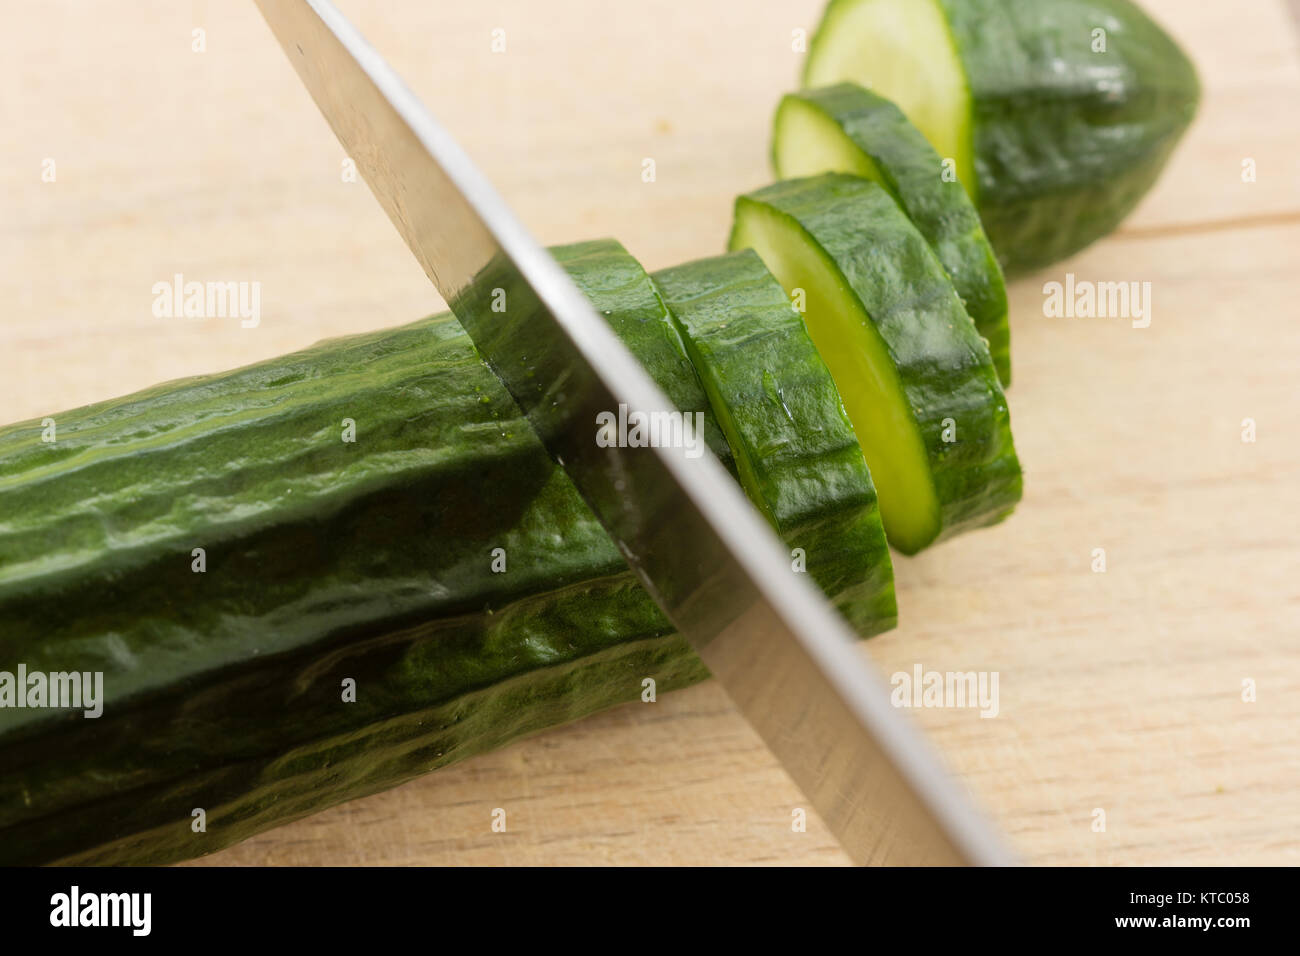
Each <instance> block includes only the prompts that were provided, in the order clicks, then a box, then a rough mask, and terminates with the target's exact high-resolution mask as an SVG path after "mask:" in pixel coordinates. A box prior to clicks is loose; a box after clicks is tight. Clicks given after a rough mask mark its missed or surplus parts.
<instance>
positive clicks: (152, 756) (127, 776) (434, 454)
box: [0, 246, 859, 864]
mask: <svg viewBox="0 0 1300 956" xmlns="http://www.w3.org/2000/svg"><path fill="white" fill-rule="evenodd" d="M598 251H599V250H592V249H588V250H586V251H585V254H586V255H592V256H595V254H596V252H598ZM615 253H616V250H614V249H612V248H610V247H608V246H607V247H605V254H604V255H602V256H595V257H596V258H603V259H604V260H605V265H606V266H607V267H608V268H609V272H608V273H607V274H605V280H604V281H607V282H609V283H611V284H610V285H609V286H607V287H606V288H605V289H604V290H603V291H601V290H599V289H596V288H594V287H592V286H588V290H587V291H588V294H589V295H591V296H592V298H593V301H594V304H595V305H596V307H597V308H598V309H599V310H600V311H602V312H603V313H605V314H606V315H607V318H609V319H610V320H611V324H612V325H613V326H614V327H615V328H619V329H622V330H623V332H624V333H625V334H626V335H627V338H631V339H633V340H634V341H639V342H640V343H641V344H642V345H645V343H647V342H654V341H656V339H655V336H653V335H650V336H648V337H647V338H644V339H637V337H635V336H631V331H632V330H635V329H637V328H638V325H637V324H636V322H634V321H632V320H629V319H628V315H641V316H644V317H646V321H647V322H649V321H650V317H653V316H654V315H655V314H656V313H657V314H658V315H659V316H660V318H661V319H663V318H664V317H666V315H667V313H666V311H665V310H663V307H662V302H661V301H660V300H659V299H658V296H657V293H656V292H655V290H654V288H653V286H652V285H650V283H649V282H648V280H647V279H645V276H644V273H643V272H642V273H641V278H640V279H638V278H637V275H636V272H637V271H639V267H636V269H635V270H634V269H632V268H631V267H629V266H628V265H627V263H626V262H624V261H616V260H619V256H618V255H616V254H615ZM561 254H562V256H566V257H567V258H568V259H569V263H570V265H571V266H574V265H575V263H580V261H581V260H582V258H583V254H580V253H578V252H576V251H574V250H570V251H569V252H568V253H565V252H564V251H562V253H561ZM623 255H625V254H623ZM628 258H630V257H628ZM575 271H576V272H577V273H578V276H577V278H579V279H580V280H581V278H582V274H583V272H584V270H583V268H581V267H580V265H579V266H578V267H576V270H575ZM598 272H599V270H593V272H591V273H590V274H589V275H588V277H590V276H593V275H596V274H597V273H598ZM616 272H618V273H621V274H622V275H623V277H624V279H626V280H627V281H625V282H622V283H621V284H619V283H616V282H615V279H614V276H615V274H616ZM624 310H626V311H627V313H628V315H624V314H623V313H624ZM642 328H643V331H644V330H645V329H646V328H648V326H645V327H642ZM669 329H670V331H673V328H672V327H671V326H669ZM674 334H675V332H674ZM627 338H625V340H627ZM659 341H667V342H668V345H669V347H668V348H667V349H656V350H654V351H655V352H656V355H651V356H649V357H647V356H645V355H643V356H641V357H642V360H643V362H644V363H645V364H646V365H647V368H648V370H649V371H650V373H651V375H652V376H653V377H654V378H656V380H658V381H659V382H660V383H661V385H662V384H665V383H667V385H666V387H668V388H670V390H671V389H674V388H684V389H689V388H690V387H691V380H690V378H689V377H683V376H682V372H683V371H684V369H683V368H682V367H681V366H679V365H677V364H676V359H675V357H674V348H673V347H672V343H673V342H674V341H676V342H677V348H681V344H680V339H676V340H674V339H672V338H668V339H662V338H661V339H659ZM647 348H648V346H647ZM665 363H666V364H665ZM777 372H778V373H779V372H780V370H777ZM691 374H692V375H693V372H692V373H691ZM674 382H676V384H675V385H674V384H673V383H674ZM693 387H694V388H696V389H701V386H699V384H698V380H697V381H696V382H695V384H694V386H693ZM696 401H697V403H698V398H697V400H696ZM703 401H704V402H705V404H706V405H707V398H705V399H703ZM52 417H53V418H54V419H55V422H56V432H55V436H56V438H57V440H56V441H55V442H54V443H46V442H43V441H42V440H41V438H42V433H43V432H44V431H46V429H45V428H44V427H43V426H42V424H41V423H40V422H27V423H20V424H17V425H10V426H6V427H3V428H0V672H7V673H9V674H10V675H13V674H16V672H17V669H18V665H20V664H22V665H24V666H25V669H26V670H27V672H28V673H32V672H41V673H51V672H71V671H78V672H86V671H89V672H96V671H98V672H101V673H102V674H103V688H104V698H105V699H104V700H103V701H102V708H103V712H102V715H101V716H100V717H99V718H97V719H86V718H84V717H83V716H82V715H81V712H80V711H69V710H54V709H30V708H28V709H18V708H15V707H12V706H5V707H0V766H3V767H4V773H3V774H0V864H34V863H50V862H61V863H83V864H161V863H170V862H175V861H178V860H183V859H186V858H189V857H193V856H198V855H201V854H204V853H208V852H211V851H213V850H216V849H219V848H221V847H224V846H228V845H230V844H232V843H235V842H238V841H240V840H242V839H245V838H246V837H248V836H251V835H252V834H254V833H257V832H260V831H262V830H265V829H267V828H269V827H273V826H276V825H278V824H281V823H285V822H288V821H290V820H293V819H296V818H298V817H302V816H305V815H307V814H310V813H312V812H314V811H316V810H319V809H322V808H324V807H328V806H331V805H334V804H337V803H340V802H342V801H345V800H350V799H353V798H355V797H359V796H363V795H365V794H368V793H373V792H376V791H378V790H382V789H385V788H388V787H392V786H395V785H397V784H399V783H402V782H404V781H405V780H408V779H410V778H412V777H414V776H417V775H419V774H422V773H425V772H427V771H429V770H432V769H435V768H437V767H441V766H445V765H447V764H450V763H453V762H455V761H458V760H461V759H464V758H465V757H469V756H472V755H474V754H476V753H480V752H483V751H485V750H488V749H491V748H494V747H498V746H501V745H503V744H505V743H508V742H510V741H511V740H514V739H516V738H518V737H520V736H523V735H525V734H529V733H534V732H536V731H539V730H543V729H545V728H547V727H551V726H555V725H556V724H560V723H564V722H567V721H570V720H574V719H577V718H579V717H582V716H584V715H587V714H590V713H593V712H595V711H597V710H600V709H602V708H605V707H609V706H612V705H614V704H618V703H622V702H626V701H632V700H637V699H639V697H640V695H641V693H642V690H643V685H642V681H643V680H644V679H645V678H647V677H650V678H653V679H654V680H655V681H656V689H657V690H658V691H659V692H667V691H670V690H672V689H675V688H678V687H683V686H686V685H688V684H691V683H694V682H696V681H699V680H702V679H704V678H705V677H707V676H708V673H707V670H706V669H705V667H704V666H703V664H702V663H701V662H700V661H699V658H698V657H697V656H696V655H695V653H694V651H693V650H692V649H691V647H690V645H689V644H688V642H687V641H686V640H685V639H684V638H682V637H681V636H680V635H678V634H676V633H675V631H674V629H673V627H672V626H671V624H670V623H669V622H668V620H667V619H666V618H665V617H664V616H663V614H662V613H661V612H660V610H659V609H658V606H657V605H656V604H655V603H654V601H653V600H652V599H651V597H650V596H649V594H648V593H647V592H646V591H645V590H644V589H643V588H642V587H641V585H640V583H639V582H638V581H637V579H636V577H635V576H634V574H633V573H632V572H631V570H630V569H629V568H628V567H627V564H626V562H625V561H624V560H623V558H622V556H621V555H620V553H619V551H618V550H617V548H616V547H615V546H614V544H613V542H612V541H610V539H609V538H608V536H607V535H606V534H605V532H604V530H603V529H602V528H601V526H600V524H599V523H598V522H597V520H596V518H595V516H594V515H593V514H592V513H591V512H590V510H589V509H588V508H587V506H586V504H585V503H584V501H583V500H582V498H581V496H580V495H579V494H578V492H577V489H576V488H575V487H574V486H573V485H572V483H571V482H570V480H569V478H568V476H567V475H566V474H565V473H564V471H563V470H562V469H560V468H558V467H557V466H556V465H555V464H554V463H553V462H552V461H551V459H550V458H549V456H548V455H547V454H546V451H545V449H544V448H543V447H542V445H541V443H540V442H539V441H538V440H537V438H536V437H535V435H534V433H533V431H532V429H531V428H530V427H529V423H528V421H527V420H526V419H525V418H524V417H523V416H522V414H521V413H520V412H519V410H518V408H517V406H516V405H515V404H514V402H513V401H512V400H511V398H510V397H509V395H508V394H507V393H506V391H505V389H504V387H503V386H502V385H501V383H500V381H499V380H498V379H497V377H496V376H495V375H494V374H493V373H492V371H491V370H490V369H489V368H488V367H487V366H486V364H484V363H483V361H482V360H481V359H480V358H479V356H478V354H477V352H476V351H475V350H474V347H473V345H472V343H471V341H470V339H469V337H468V336H467V335H466V334H465V333H464V331H463V330H462V329H461V327H460V326H459V324H457V323H456V322H455V320H454V319H453V318H452V317H451V316H450V315H443V316H438V317H435V318H432V319H426V320H423V321H421V322H418V323H415V324H414V325H410V326H406V327H403V328H400V329H395V330H389V331H384V332H378V333H371V334H367V335H361V336H354V337H351V338H346V339H339V340H334V341H330V342H324V343H321V344H319V345H317V346H314V347H312V348H310V349H307V350H305V351H302V352H298V353H295V354H293V355H288V356H284V357H281V358H277V359H274V360H271V361H268V362H263V363H260V364H258V365H254V366H250V367H248V368H244V369H238V370H235V371H232V372H227V373H223V374H220V375H214V376H205V377H202V378H196V379H187V380H184V381H179V382H172V383H168V384H165V385H160V386H157V387H155V388H152V389H149V390H146V391H144V392H140V393H137V394H135V395H131V396H127V397H125V398H120V399H116V400H113V401H109V402H103V403H100V404H98V405H92V406H89V407H87V408H82V409H77V410H74V411H70V412H65V413H62V414H58V415H55V416H52ZM345 419H350V420H351V421H352V422H353V423H354V427H355V438H356V440H355V441H354V442H345V441H343V440H342V437H343V434H344V427H345V426H344V420H345ZM715 427H716V426H715ZM593 431H594V426H593ZM717 440H720V441H722V442H723V443H724V445H725V439H722V438H721V432H720V430H719V431H718V433H717ZM847 502H848V506H849V507H851V508H852V507H857V506H858V504H859V502H858V501H857V499H856V497H851V498H848V499H847ZM829 507H830V504H829V502H828V508H829ZM196 548H202V549H203V551H204V553H203V555H202V560H203V562H204V563H203V565H202V567H203V570H201V571H196V570H195V568H196V567H197V566H198V565H197V564H196V562H198V561H199V560H200V558H199V557H198V556H196V554H195V550H194V549H196ZM497 549H500V551H497ZM501 561H504V564H500V562H501ZM494 568H496V569H500V568H504V571H501V572H500V573H498V570H494ZM2 679H3V675H2V674H0V680H2ZM345 681H353V682H355V701H353V702H347V701H345V699H344V692H345V689H346V688H345V684H344V682H345ZM196 808H202V809H203V810H204V812H205V815H206V831H205V832H201V833H196V832H195V831H194V829H193V828H192V824H193V823H194V819H195V818H194V817H193V816H192V812H193V811H194V810H195V809H196Z"/></svg>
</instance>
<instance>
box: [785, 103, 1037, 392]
mask: <svg viewBox="0 0 1300 956" xmlns="http://www.w3.org/2000/svg"><path fill="white" fill-rule="evenodd" d="M772 160H773V164H774V165H775V167H776V172H777V176H778V178H782V179H797V178H800V177H805V176H814V175H816V174H817V173H826V172H844V173H853V174H854V175H857V176H865V177H866V178H868V179H873V180H875V181H876V182H878V183H880V184H881V185H882V186H884V187H885V188H886V189H888V190H889V193H890V195H892V196H893V197H894V199H896V200H897V201H898V204H899V205H900V206H902V207H903V210H904V211H905V212H906V213H907V214H908V216H910V217H911V219H912V222H913V223H914V224H915V225H916V228H917V229H918V230H920V232H921V235H923V236H925V238H926V240H927V241H928V242H929V243H930V246H931V248H933V249H934V251H935V254H936V255H937V256H938V257H939V261H940V262H941V263H943V267H944V269H945V270H947V272H948V277H949V278H950V279H952V284H953V286H954V287H955V288H956V289H957V294H958V295H959V296H961V300H962V303H963V304H964V305H965V306H966V311H967V312H968V313H969V314H970V317H971V318H972V319H973V320H974V321H975V328H976V329H978V330H979V333H980V335H982V336H984V339H985V341H986V342H988V346H989V352H990V354H991V355H992V356H993V364H994V365H995V366H996V367H997V370H998V378H999V379H1000V380H1001V382H1002V384H1003V386H1006V385H1008V384H1010V382H1011V328H1010V326H1009V324H1008V322H1007V312H1008V308H1007V287H1006V282H1005V280H1004V279H1003V277H1002V269H1001V267H1000V266H999V265H998V260H997V256H996V255H995V254H994V252H993V247H992V246H991V245H990V244H989V240H988V236H986V235H985V234H984V227H983V226H982V225H981V224H980V216H979V213H978V212H976V210H975V206H974V205H973V204H972V203H971V201H970V197H969V196H967V195H966V191H965V189H963V188H962V185H961V183H960V182H959V181H958V180H957V177H956V175H955V170H950V169H947V168H946V167H945V165H944V162H943V160H942V158H941V157H940V156H939V154H938V153H937V152H935V150H934V147H932V146H931V145H930V143H929V142H928V141H927V140H926V138H925V135H924V134H923V133H921V131H920V130H918V129H917V128H916V127H915V126H913V125H912V123H911V122H910V121H909V120H908V118H907V117H906V116H904V115H903V112H902V110H900V109H899V108H898V107H897V106H896V105H894V104H893V103H892V102H890V101H889V100H887V99H885V98H884V97H882V96H878V95H876V94H875V93H872V92H871V91H869V90H865V89H863V88H862V87H860V86H858V85H857V84H856V83H839V84H836V85H835V86H828V87H822V88H820V89H816V90H805V91H803V92H801V93H792V94H790V95H788V96H786V97H784V98H783V99H782V100H781V105H780V106H779V107H778V109H777V113H776V122H775V128H774V130H773V139H772Z"/></svg>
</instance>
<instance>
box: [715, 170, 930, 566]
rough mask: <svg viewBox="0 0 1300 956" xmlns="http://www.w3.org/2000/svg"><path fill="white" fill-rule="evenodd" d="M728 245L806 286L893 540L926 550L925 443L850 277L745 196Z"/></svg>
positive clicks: (818, 337) (903, 547)
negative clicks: (754, 254) (756, 256)
mask: <svg viewBox="0 0 1300 956" xmlns="http://www.w3.org/2000/svg"><path fill="white" fill-rule="evenodd" d="M730 248H731V249H732V250H733V251H734V250H738V249H753V250H754V251H755V252H757V253H758V254H759V256H760V257H761V258H762V259H763V262H764V263H765V264H766V265H767V267H768V269H769V270H771V272H772V274H773V275H774V276H776V278H777V279H778V280H779V281H780V283H781V285H782V286H784V287H785V290H786V293H787V294H790V295H793V294H794V290H796V289H799V290H802V293H803V298H804V305H805V311H804V324H805V325H806V326H807V329H808V334H809V335H810V336H811V337H812V340H813V344H815V345H816V346H817V351H818V352H820V353H821V356H822V359H823V360H824V361H825V362H826V365H827V367H828V368H829V369H830V372H831V377H832V378H833V379H834V380H835V385H836V387H837V388H838V389H839V393H840V398H841V400H842V401H843V402H844V409H845V411H847V412H848V414H849V420H850V421H851V422H852V423H853V429H854V431H855V432H856V433H857V435H858V438H859V441H860V442H861V445H862V451H863V455H864V456H865V457H866V459H867V465H868V467H869V468H870V470H871V477H872V479H873V480H874V481H875V485H876V492H877V494H878V495H879V497H880V503H881V518H882V520H883V521H884V525H885V532H886V534H887V535H888V537H889V541H890V543H891V544H892V545H893V546H894V547H896V548H897V549H898V550H899V551H902V552H903V553H904V554H914V553H915V552H917V551H919V550H921V549H922V548H924V547H925V546H926V545H927V544H929V543H930V542H931V541H933V540H934V539H935V537H936V536H937V535H938V533H939V530H940V526H941V513H940V504H939V500H938V496H937V494H936V492H935V488H934V483H933V481H932V480H931V476H930V467H929V463H928V460H927V456H926V449H925V446H924V444H923V443H922V441H921V440H920V438H919V436H918V435H917V432H916V426H915V422H914V421H913V418H912V415H911V411H910V410H909V409H908V408H907V406H906V403H905V402H904V401H903V400H902V396H903V390H902V388H901V386H900V383H899V381H898V373H897V371H896V369H895V365H894V361H893V359H892V358H891V357H890V355H889V351H888V349H887V348H886V346H885V343H884V342H883V341H882V340H881V338H880V334H879V333H878V332H877V331H876V329H875V326H874V325H873V324H872V322H871V320H870V317H869V316H867V314H866V313H865V312H864V311H863V309H862V306H861V304H860V303H859V301H858V298H857V296H856V295H855V294H854V293H853V291H852V289H851V288H850V286H849V283H848V280H846V279H845V277H844V276H843V275H842V274H841V273H840V271H839V268H838V267H837V266H836V265H835V263H834V262H832V261H831V260H830V259H828V258H827V257H826V255H825V254H824V253H823V252H822V251H821V249H820V247H819V246H818V245H817V243H816V242H815V241H813V240H812V238H811V237H810V236H808V235H807V233H806V232H805V231H804V228H803V227H802V226H801V225H799V223H798V222H796V221H795V220H794V219H793V218H791V217H789V216H786V215H785V214H783V213H781V212H779V211H778V210H776V209H773V208H772V207H771V206H768V205H766V204H764V203H760V202H755V201H753V200H751V199H748V198H747V197H744V196H742V197H740V198H739V199H738V200H737V201H736V222H735V227H734V229H733V230H732V234H731V240H730Z"/></svg>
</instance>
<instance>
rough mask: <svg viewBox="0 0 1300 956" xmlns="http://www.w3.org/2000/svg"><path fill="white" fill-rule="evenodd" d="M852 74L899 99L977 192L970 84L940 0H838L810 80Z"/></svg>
mask: <svg viewBox="0 0 1300 956" xmlns="http://www.w3.org/2000/svg"><path fill="white" fill-rule="evenodd" d="M844 80H849V81H852V82H854V83H857V84H858V85H859V86H863V87H866V88H867V89H871V90H874V91H875V92H877V93H879V94H880V95H881V96H885V97H887V98H889V99H890V100H893V101H894V102H895V103H897V104H898V106H899V108H901V109H902V110H903V112H904V113H906V114H907V115H908V117H910V118H911V120H912V122H913V123H915V124H916V126H917V127H918V128H919V129H920V130H922V131H923V132H924V133H925V134H926V136H928V137H929V139H930V142H931V143H932V144H933V145H934V148H935V149H936V150H937V151H938V153H939V155H940V156H942V157H944V158H945V159H951V160H952V161H953V162H954V163H955V165H956V171H957V177H958V179H960V180H961V182H962V184H963V185H964V186H965V187H966V189H967V191H969V192H970V193H971V195H972V196H974V195H975V194H976V193H975V190H976V180H975V174H974V166H973V155H972V142H971V101H970V90H969V88H968V85H967V81H966V74H965V71H964V70H963V67H962V63H961V60H960V58H959V56H958V52H957V46H956V43H955V41H954V39H953V35H952V32H951V31H950V30H949V27H948V20H947V16H946V15H945V12H944V10H943V7H942V5H941V4H940V3H939V0H831V3H830V4H829V5H828V6H827V8H826V12H825V14H824V15H823V17H822V21H821V25H820V26H819V27H818V28H817V32H816V34H815V35H814V36H813V40H812V43H811V44H810V45H809V49H808V61H807V63H806V64H805V67H804V76H803V83H804V86H807V87H819V86H829V85H831V84H833V83H839V82H841V81H844Z"/></svg>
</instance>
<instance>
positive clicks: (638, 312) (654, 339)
mask: <svg viewBox="0 0 1300 956" xmlns="http://www.w3.org/2000/svg"><path fill="white" fill-rule="evenodd" d="M549 251H550V253H551V254H552V255H553V256H555V258H556V260H557V261H558V262H559V263H560V265H561V266H563V267H564V269H565V271H566V272H568V273H569V277H570V278H572V279H573V281H574V283H575V284H576V285H577V286H578V289H579V290H580V291H581V292H582V293H583V294H584V295H585V296H586V297H587V298H588V299H590V300H591V301H592V302H593V303H594V304H596V306H597V308H598V310H599V311H600V313H601V315H602V316H603V317H604V319H605V321H606V322H608V323H609V326H610V328H611V329H613V331H614V333H615V334H616V335H617V336H618V337H619V339H620V340H621V341H622V342H623V344H624V345H626V346H627V347H628V349H629V350H630V351H631V352H632V354H633V355H635V356H637V358H639V359H640V360H641V363H642V364H643V365H644V366H645V367H646V369H647V371H649V372H650V377H651V378H652V379H653V380H654V382H655V384H656V385H658V386H659V389H660V390H661V391H662V392H663V393H664V395H665V396H667V398H668V399H669V401H671V402H672V404H673V407H674V408H675V409H677V410H678V411H681V412H686V413H688V414H691V415H694V414H696V413H700V414H701V415H702V417H703V421H704V430H703V438H704V442H705V444H706V445H708V447H709V449H710V450H711V451H712V452H713V453H714V454H715V455H717V456H718V459H719V460H720V461H721V462H722V464H723V466H724V467H726V469H727V470H728V471H729V472H730V473H731V474H732V475H733V476H735V474H736V463H735V460H734V458H733V457H732V452H731V448H730V446H729V445H728V443H727V440H726V438H724V437H723V434H722V431H721V429H720V427H719V423H718V419H717V417H716V415H715V413H714V410H713V407H712V406H711V405H710V403H709V399H708V397H707V396H706V395H705V393H704V387H703V386H702V385H701V384H700V379H699V376H698V375H697V374H696V371H695V368H694V366H693V365H692V364H691V360H690V359H689V358H687V356H686V348H685V345H684V344H683V343H682V339H681V336H680V335H679V334H678V330H677V327H676V325H675V324H674V323H673V320H672V317H671V316H670V315H669V313H668V307H667V306H666V305H665V304H664V301H663V299H662V298H660V295H659V291H658V289H657V288H656V287H655V284H654V283H653V282H651V281H650V276H648V275H647V274H646V271H645V270H644V269H643V268H642V267H641V264H640V263H639V262H637V261H636V259H634V258H633V257H632V255H631V254H630V253H629V252H628V251H627V250H626V249H624V248H623V246H622V244H620V243H619V242H618V240H616V239H595V240H592V241H589V242H579V243H574V244H572V245H567V246H553V247H552V248H551V249H550V250H549ZM694 420H695V419H692V421H694Z"/></svg>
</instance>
